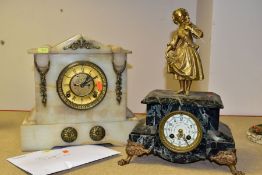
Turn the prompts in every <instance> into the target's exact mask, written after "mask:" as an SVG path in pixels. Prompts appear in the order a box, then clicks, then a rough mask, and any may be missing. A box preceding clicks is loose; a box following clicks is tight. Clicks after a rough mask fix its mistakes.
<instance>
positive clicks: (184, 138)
mask: <svg viewBox="0 0 262 175" xmlns="http://www.w3.org/2000/svg"><path fill="white" fill-rule="evenodd" d="M183 140H184V141H185V142H186V144H187V146H189V144H188V142H187V139H186V137H185V134H184V135H183Z"/></svg>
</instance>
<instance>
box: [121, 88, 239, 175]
mask: <svg viewBox="0 0 262 175" xmlns="http://www.w3.org/2000/svg"><path fill="white" fill-rule="evenodd" d="M142 103H144V104H146V105H147V114H146V119H145V120H141V121H140V123H139V124H138V125H137V126H136V127H135V128H134V129H133V131H132V132H131V133H130V134H129V141H128V145H127V147H126V151H127V154H128V158H127V159H122V160H120V161H119V162H118V163H119V165H125V164H128V163H129V162H130V160H131V158H132V157H133V156H134V155H136V156H141V155H144V154H154V155H156V156H159V157H161V158H163V159H165V160H168V161H170V162H174V163H192V162H196V161H200V160H206V159H208V160H210V161H213V162H216V163H218V164H220V165H226V166H228V167H229V168H230V170H231V172H232V174H235V175H240V174H244V173H242V172H241V171H237V170H236V163H237V157H236V149H235V142H234V139H233V136H232V134H231V131H230V129H229V127H228V126H227V125H226V124H224V123H222V122H219V111H220V109H221V108H223V104H222V101H221V99H220V96H219V95H217V94H215V93H212V92H190V95H188V96H187V95H183V94H177V93H176V92H174V91H171V90H154V91H152V92H150V93H149V94H148V95H147V96H146V97H145V98H144V99H143V100H142Z"/></svg>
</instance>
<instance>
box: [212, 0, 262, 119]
mask: <svg viewBox="0 0 262 175" xmlns="http://www.w3.org/2000/svg"><path fill="white" fill-rule="evenodd" d="M261 7H262V1H261V0H249V1H246V0H229V1H228V0H215V1H214V4H213V26H212V42H211V60H210V72H209V77H210V78H209V90H210V91H214V92H218V93H219V94H220V95H221V97H222V100H223V102H224V106H225V109H224V110H223V111H222V112H223V114H233V115H238V114H241V115H262V78H261V76H262V56H261V51H262V48H261V46H262V43H261V41H262V32H261V31H262V20H261V19H262V10H261Z"/></svg>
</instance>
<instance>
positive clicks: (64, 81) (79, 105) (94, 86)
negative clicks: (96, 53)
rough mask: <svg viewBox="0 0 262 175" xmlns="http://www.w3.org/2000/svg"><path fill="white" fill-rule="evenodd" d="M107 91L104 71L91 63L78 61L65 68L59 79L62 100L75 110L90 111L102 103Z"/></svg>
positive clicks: (59, 92) (58, 86)
mask: <svg viewBox="0 0 262 175" xmlns="http://www.w3.org/2000/svg"><path fill="white" fill-rule="evenodd" d="M106 90H107V79H106V76H105V74H104V72H103V70H102V69H101V68H100V67H98V66H97V65H96V64H94V63H91V62H89V61H78V62H75V63H72V64H70V65H68V66H67V67H65V68H64V69H63V70H62V72H61V73H60V75H59V77H58V79H57V92H58V95H59V97H60V99H61V100H62V101H63V102H64V103H65V104H66V105H67V106H69V107H71V108H74V109H80V110H85V109H90V108H92V107H94V106H96V105H97V104H98V103H100V102H101V101H102V100H103V98H104V96H105V94H106Z"/></svg>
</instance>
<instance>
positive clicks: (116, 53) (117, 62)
mask: <svg viewBox="0 0 262 175" xmlns="http://www.w3.org/2000/svg"><path fill="white" fill-rule="evenodd" d="M79 39H80V40H81V41H83V39H84V40H85V42H88V43H90V44H91V45H93V46H95V47H94V48H93V47H91V48H89V49H86V48H78V49H75V50H73V49H67V48H68V47H69V46H70V45H71V44H72V43H75V42H77V40H79ZM29 53H32V54H34V59H35V60H36V63H37V65H38V66H39V67H40V68H41V69H44V67H46V66H47V65H48V62H49V61H50V68H49V71H48V73H47V74H46V89H47V91H46V93H47V103H46V106H44V105H43V104H42V97H41V95H40V82H41V81H40V75H39V73H38V71H37V69H36V68H35V94H36V95H35V96H36V99H35V100H36V101H35V106H34V108H33V109H32V111H31V113H30V115H29V116H28V117H27V118H26V119H25V120H24V122H23V125H22V126H21V141H22V149H23V150H39V149H50V148H52V147H54V146H65V145H71V144H68V143H65V142H63V140H62V139H61V132H62V130H63V129H64V128H65V127H68V126H71V127H74V128H75V129H76V130H77V131H78V138H77V140H76V141H75V142H74V143H72V144H74V145H75V144H96V143H112V144H115V145H121V144H124V143H126V140H127V138H128V134H129V133H130V132H131V130H132V129H133V127H134V126H135V124H136V123H137V120H136V118H135V117H133V118H127V71H126V69H124V71H123V72H122V74H121V78H122V84H121V87H122V90H121V91H122V95H121V98H122V100H121V103H120V104H118V102H117V100H116V92H115V89H116V81H117V79H116V73H115V71H114V66H115V68H116V70H121V69H123V68H124V67H125V64H126V59H127V54H128V53H131V52H130V51H128V50H125V49H123V48H121V47H118V46H112V45H104V44H102V43H100V42H97V41H95V40H91V39H89V38H86V37H83V36H82V35H76V36H74V37H72V38H70V39H68V40H66V41H64V42H62V43H60V44H58V45H56V46H53V47H51V46H49V45H45V46H43V47H39V48H34V49H30V50H29ZM77 61H89V62H92V63H94V64H96V65H97V66H99V67H100V68H101V69H102V70H103V71H104V73H105V75H106V78H107V82H108V87H107V92H106V95H105V97H104V99H103V100H102V101H101V102H100V103H99V104H98V105H96V106H95V107H93V108H91V109H88V110H76V109H72V108H70V107H68V106H67V105H65V104H64V103H63V102H62V101H61V99H60V98H59V96H58V93H57V88H56V82H57V79H58V76H59V74H60V72H61V71H62V70H63V69H64V68H65V67H66V66H68V65H69V64H71V63H74V62H77ZM113 64H114V66H113ZM95 125H100V126H102V127H103V128H105V130H106V136H105V138H104V139H103V140H101V141H99V142H95V141H92V140H91V139H90V137H89V131H90V129H91V128H92V127H93V126H95Z"/></svg>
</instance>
